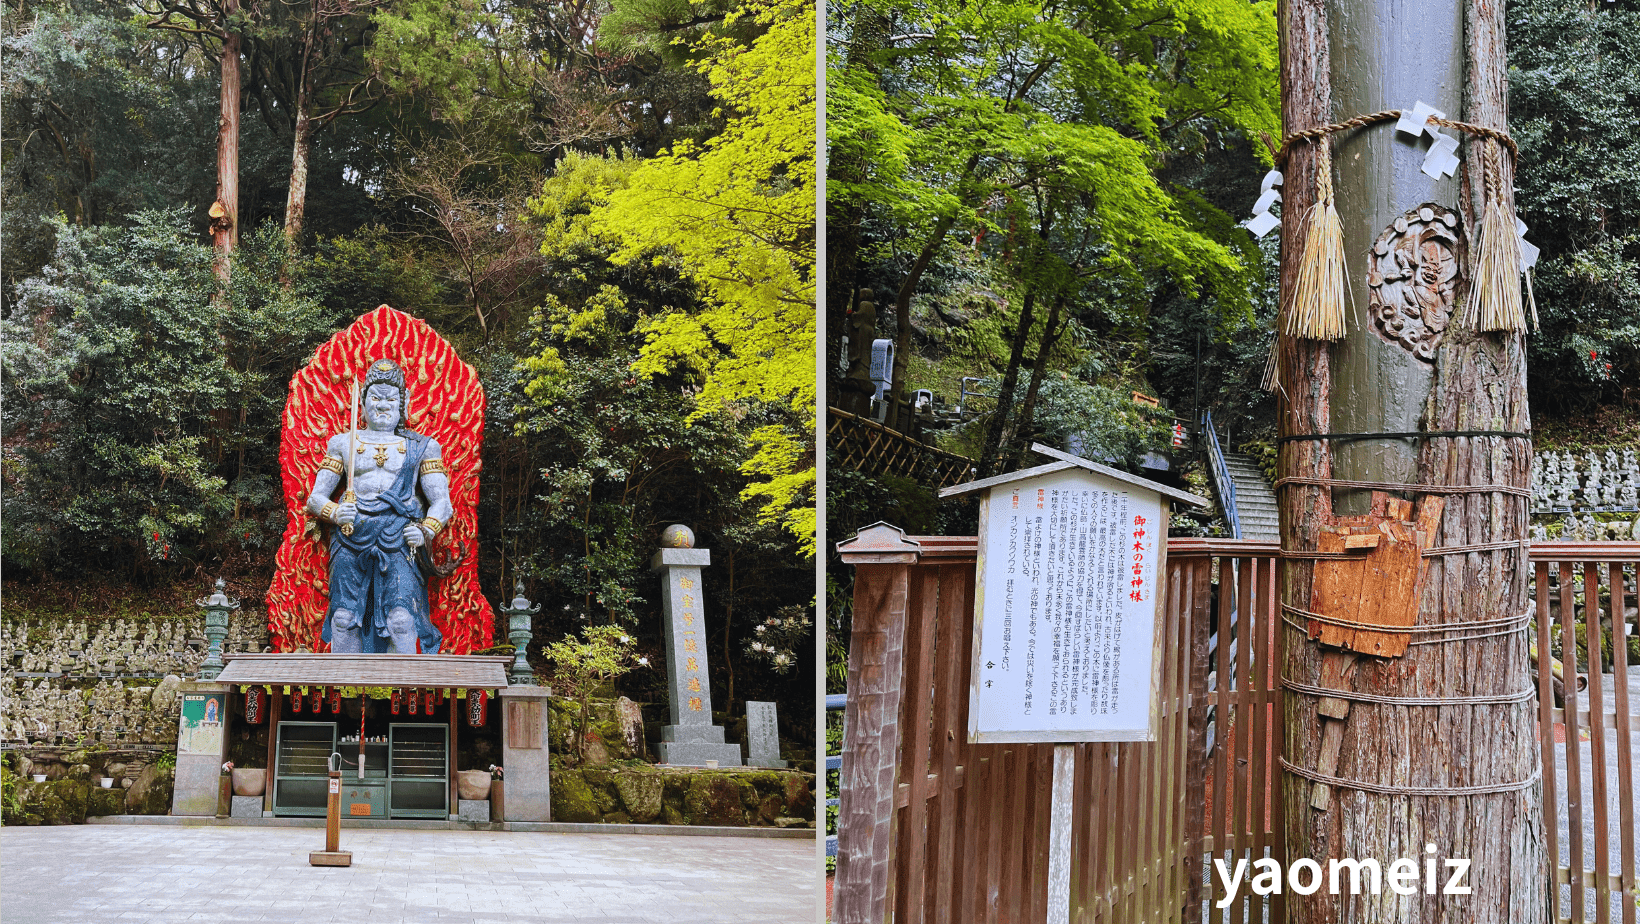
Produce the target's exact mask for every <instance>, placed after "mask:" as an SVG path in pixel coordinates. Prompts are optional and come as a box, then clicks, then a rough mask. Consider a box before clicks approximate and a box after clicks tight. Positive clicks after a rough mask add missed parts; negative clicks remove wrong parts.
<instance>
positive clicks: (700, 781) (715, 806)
mask: <svg viewBox="0 0 1640 924" xmlns="http://www.w3.org/2000/svg"><path fill="white" fill-rule="evenodd" d="M683 805H684V808H685V809H686V810H687V811H688V813H689V823H690V824H695V825H744V824H745V823H746V813H745V810H744V808H743V807H742V803H741V798H740V786H739V784H738V783H736V782H735V781H733V780H729V779H726V778H724V777H723V776H720V775H716V774H714V775H705V774H700V775H694V776H691V777H690V778H689V789H688V793H687V794H686V795H685V796H684V801H683Z"/></svg>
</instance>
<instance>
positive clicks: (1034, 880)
mask: <svg viewBox="0 0 1640 924" xmlns="http://www.w3.org/2000/svg"><path fill="white" fill-rule="evenodd" d="M1031 751H1032V752H1033V753H1034V754H1035V755H1036V763H1035V769H1034V770H1033V771H1032V777H1031V795H1032V799H1031V831H1032V832H1033V833H1032V835H1031V838H1030V841H1029V842H1028V843H1027V844H1026V845H1025V848H1026V859H1027V867H1026V868H1027V869H1028V870H1029V873H1028V874H1027V876H1026V879H1025V881H1026V882H1027V883H1028V884H1029V885H1028V886H1027V887H1026V890H1025V895H1026V898H1027V899H1028V900H1029V901H1028V904H1029V907H1030V912H1029V916H1028V917H1027V918H1026V920H1028V921H1031V922H1033V924H1035V922H1040V921H1046V920H1047V919H1048V839H1049V835H1050V833H1051V832H1052V830H1053V754H1054V745H1052V744H1033V745H1031Z"/></svg>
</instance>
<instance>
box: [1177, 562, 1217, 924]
mask: <svg viewBox="0 0 1640 924" xmlns="http://www.w3.org/2000/svg"><path fill="white" fill-rule="evenodd" d="M1181 564H1183V562H1182V561H1181ZM1186 567H1187V568H1188V570H1186V571H1185V572H1184V578H1185V580H1184V586H1185V591H1184V592H1185V594H1186V595H1187V599H1186V601H1185V602H1186V607H1187V610H1186V611H1187V613H1188V614H1189V619H1190V633H1189V638H1190V697H1191V707H1190V729H1189V734H1188V735H1187V737H1186V749H1185V753H1186V758H1185V759H1186V761H1187V764H1186V773H1185V789H1184V791H1183V792H1181V793H1180V794H1179V798H1180V799H1181V801H1186V800H1190V799H1195V800H1196V802H1197V805H1199V804H1200V799H1201V796H1202V793H1203V790H1204V788H1205V787H1206V781H1207V754H1206V750H1207V668H1208V657H1207V642H1208V638H1207V635H1208V631H1209V626H1208V625H1207V614H1208V607H1210V606H1211V605H1212V600H1211V597H1210V596H1209V595H1210V594H1211V592H1212V587H1211V586H1209V581H1208V568H1209V567H1210V564H1209V562H1208V561H1207V559H1205V558H1198V559H1192V560H1191V561H1190V562H1189V563H1188V565H1187V566H1186ZM1185 817H1186V822H1185V824H1186V826H1187V831H1188V833H1187V836H1186V839H1185V852H1184V876H1185V883H1186V891H1185V914H1184V920H1185V922H1186V924H1200V921H1201V899H1202V895H1201V892H1202V886H1201V878H1202V877H1201V862H1202V835H1203V833H1204V831H1205V829H1206V825H1207V819H1206V816H1205V815H1204V814H1203V813H1202V812H1201V811H1199V810H1198V811H1194V812H1190V813H1188V814H1187V815H1186V816H1185Z"/></svg>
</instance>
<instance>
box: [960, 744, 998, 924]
mask: <svg viewBox="0 0 1640 924" xmlns="http://www.w3.org/2000/svg"><path fill="white" fill-rule="evenodd" d="M993 750H994V749H993V748H990V747H976V746H973V745H970V746H969V747H968V773H969V782H968V805H967V806H966V808H965V814H964V819H965V821H966V822H967V823H966V824H965V825H964V828H965V829H966V830H967V831H968V832H970V834H969V836H968V838H967V840H968V847H969V849H968V851H967V859H966V860H965V862H964V864H963V866H964V869H965V870H966V871H967V875H966V876H964V878H963V896H964V897H963V901H962V908H963V916H962V919H963V920H964V921H984V920H987V912H986V910H985V909H986V906H987V905H988V904H990V902H989V897H990V895H989V893H990V885H989V883H990V882H991V881H992V880H991V839H992V837H994V836H995V834H996V832H995V831H993V830H991V828H990V827H989V826H988V825H987V824H986V822H987V821H988V820H989V817H990V812H991V810H992V805H993V801H994V800H993V799H992V795H991V792H992V790H991V770H992V764H994V763H995V761H994V760H993V759H992V754H991V751H993Z"/></svg>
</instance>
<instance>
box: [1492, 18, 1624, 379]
mask: <svg viewBox="0 0 1640 924" xmlns="http://www.w3.org/2000/svg"><path fill="white" fill-rule="evenodd" d="M1637 36H1640V10H1637V9H1635V8H1634V6H1633V5H1632V4H1616V5H1614V4H1609V3H1603V4H1593V5H1591V4H1585V3H1575V2H1569V0H1526V2H1522V3H1515V4H1511V5H1510V7H1509V27H1508V38H1509V127H1510V131H1511V132H1512V133H1513V134H1514V136H1515V138H1516V139H1517V140H1518V141H1519V143H1520V163H1519V167H1518V169H1517V171H1516V176H1515V188H1516V200H1515V201H1516V207H1517V208H1518V210H1519V213H1520V217H1521V219H1522V220H1523V221H1525V222H1526V224H1527V225H1528V226H1529V227H1530V230H1529V231H1528V232H1527V239H1528V240H1530V241H1532V242H1533V243H1535V244H1537V245H1538V246H1540V247H1541V248H1543V254H1542V256H1541V258H1540V260H1539V262H1538V265H1537V269H1536V273H1535V280H1534V282H1535V291H1536V295H1537V305H1538V315H1539V317H1540V318H1541V320H1542V323H1543V329H1542V331H1541V332H1539V333H1537V334H1535V335H1533V336H1531V337H1529V338H1528V341H1527V342H1528V344H1529V346H1530V350H1531V354H1530V359H1531V361H1530V364H1529V366H1528V370H1529V373H1528V374H1529V376H1530V384H1531V386H1532V405H1533V408H1534V410H1537V409H1542V410H1549V409H1553V410H1555V411H1572V410H1578V411H1582V410H1587V409H1588V408H1589V406H1590V405H1591V404H1593V403H1596V402H1602V403H1604V402H1609V401H1611V400H1613V399H1615V398H1618V397H1619V396H1632V395H1633V393H1634V386H1635V383H1636V382H1640V116H1637V115H1636V113H1640V39H1637Z"/></svg>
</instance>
